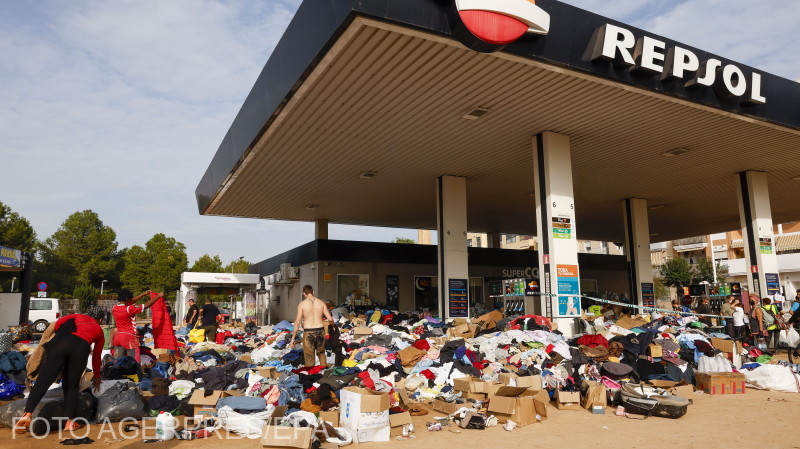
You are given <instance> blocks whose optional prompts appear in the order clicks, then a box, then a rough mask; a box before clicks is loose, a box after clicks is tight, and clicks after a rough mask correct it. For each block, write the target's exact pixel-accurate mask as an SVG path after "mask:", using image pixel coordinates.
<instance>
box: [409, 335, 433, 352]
mask: <svg viewBox="0 0 800 449" xmlns="http://www.w3.org/2000/svg"><path fill="white" fill-rule="evenodd" d="M413 346H414V347H415V348H417V349H421V350H423V351H428V350H429V349H431V345H430V344H429V343H428V340H426V339H424V338H420V339H419V340H417V341H415V342H414V344H413Z"/></svg>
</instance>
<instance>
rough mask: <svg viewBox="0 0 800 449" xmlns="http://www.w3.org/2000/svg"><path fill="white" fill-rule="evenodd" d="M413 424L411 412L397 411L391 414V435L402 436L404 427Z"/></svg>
mask: <svg viewBox="0 0 800 449" xmlns="http://www.w3.org/2000/svg"><path fill="white" fill-rule="evenodd" d="M409 424H411V414H410V413H408V412H403V413H395V414H394V415H389V427H391V428H392V430H391V436H400V435H402V434H403V427H405V426H407V425H409Z"/></svg>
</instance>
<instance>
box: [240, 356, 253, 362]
mask: <svg viewBox="0 0 800 449" xmlns="http://www.w3.org/2000/svg"><path fill="white" fill-rule="evenodd" d="M239 361H240V362H244V363H247V364H250V363H253V358H252V357H250V354H244V355H242V356H241V357H239Z"/></svg>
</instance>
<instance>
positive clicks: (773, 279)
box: [764, 273, 781, 296]
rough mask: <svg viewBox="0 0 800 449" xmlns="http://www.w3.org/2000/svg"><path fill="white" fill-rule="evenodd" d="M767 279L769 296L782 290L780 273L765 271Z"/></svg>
mask: <svg viewBox="0 0 800 449" xmlns="http://www.w3.org/2000/svg"><path fill="white" fill-rule="evenodd" d="M764 277H765V278H766V281H767V296H772V295H774V294H776V293H780V292H781V280H780V275H779V274H778V273H764Z"/></svg>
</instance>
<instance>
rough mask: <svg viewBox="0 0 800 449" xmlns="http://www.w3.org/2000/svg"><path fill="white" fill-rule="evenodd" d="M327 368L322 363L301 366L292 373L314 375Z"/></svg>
mask: <svg viewBox="0 0 800 449" xmlns="http://www.w3.org/2000/svg"><path fill="white" fill-rule="evenodd" d="M325 368H326V367H325V366H322V365H319V366H302V367H300V368H297V369H294V370H292V374H305V375H306V376H312V375H314V374H319V373H320V372H322V370H324V369H325ZM365 372H366V371H365Z"/></svg>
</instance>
